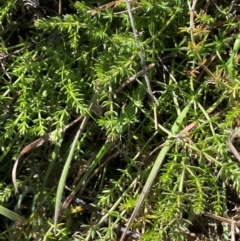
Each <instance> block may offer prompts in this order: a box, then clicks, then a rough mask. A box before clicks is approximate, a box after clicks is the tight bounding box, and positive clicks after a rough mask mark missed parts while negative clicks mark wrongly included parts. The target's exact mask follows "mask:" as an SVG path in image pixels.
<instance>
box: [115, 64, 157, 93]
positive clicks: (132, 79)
mask: <svg viewBox="0 0 240 241" xmlns="http://www.w3.org/2000/svg"><path fill="white" fill-rule="evenodd" d="M154 66H155V64H154V63H152V64H149V65H148V66H147V67H146V70H147V71H148V70H149V69H151V68H152V67H154ZM142 75H143V70H141V71H139V72H138V73H137V74H135V75H133V76H132V77H130V78H128V79H126V80H125V81H124V82H123V83H122V84H121V85H120V86H119V87H118V88H117V90H116V92H117V93H119V92H120V91H122V89H123V88H124V87H125V86H127V85H128V84H130V83H132V82H133V81H134V80H135V79H137V78H139V77H140V76H142Z"/></svg>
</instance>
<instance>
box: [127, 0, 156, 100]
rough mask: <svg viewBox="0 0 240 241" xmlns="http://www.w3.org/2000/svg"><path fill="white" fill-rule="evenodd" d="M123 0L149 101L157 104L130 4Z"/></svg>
mask: <svg viewBox="0 0 240 241" xmlns="http://www.w3.org/2000/svg"><path fill="white" fill-rule="evenodd" d="M125 1H126V5H127V11H128V15H129V18H130V22H131V25H132V29H133V34H134V38H135V42H136V45H137V47H138V49H139V57H140V59H141V65H142V70H143V74H144V78H145V82H146V85H147V89H148V94H149V96H150V99H151V102H152V103H156V104H158V101H157V99H156V97H155V96H154V94H153V92H152V87H151V85H150V81H149V78H148V74H147V68H146V64H145V58H144V54H143V51H142V48H141V45H140V41H139V39H138V34H137V30H136V27H135V24H134V20H133V16H132V12H131V5H130V3H129V0H125Z"/></svg>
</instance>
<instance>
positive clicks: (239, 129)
mask: <svg viewBox="0 0 240 241" xmlns="http://www.w3.org/2000/svg"><path fill="white" fill-rule="evenodd" d="M239 133H240V127H239V128H237V129H236V130H235V131H233V132H232V133H231V134H230V135H229V137H228V141H227V145H228V147H229V148H230V150H231V152H232V153H233V155H234V156H235V157H236V159H237V160H238V164H240V155H239V153H238V151H237V150H236V148H235V147H234V145H233V144H232V141H233V139H234V138H235V137H236V136H237V135H238V134H239Z"/></svg>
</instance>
